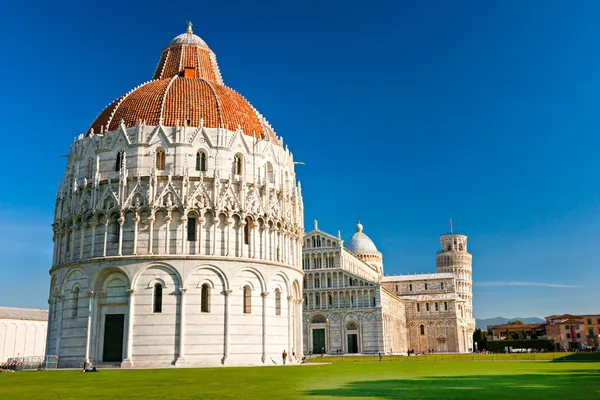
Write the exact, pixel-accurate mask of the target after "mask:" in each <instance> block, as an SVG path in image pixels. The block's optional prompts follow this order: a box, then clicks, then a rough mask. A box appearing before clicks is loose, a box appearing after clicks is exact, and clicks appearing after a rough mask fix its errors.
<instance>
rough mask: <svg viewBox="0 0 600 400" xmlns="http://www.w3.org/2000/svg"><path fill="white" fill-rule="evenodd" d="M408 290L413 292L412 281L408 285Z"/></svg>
mask: <svg viewBox="0 0 600 400" xmlns="http://www.w3.org/2000/svg"><path fill="white" fill-rule="evenodd" d="M408 290H410V291H411V292H412V283H411V284H409V285H408Z"/></svg>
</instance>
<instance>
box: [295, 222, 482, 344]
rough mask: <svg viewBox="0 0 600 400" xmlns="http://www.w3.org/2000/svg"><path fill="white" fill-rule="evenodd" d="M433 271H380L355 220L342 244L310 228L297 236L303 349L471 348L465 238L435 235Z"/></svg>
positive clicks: (379, 257)
mask: <svg viewBox="0 0 600 400" xmlns="http://www.w3.org/2000/svg"><path fill="white" fill-rule="evenodd" d="M436 264H437V268H436V272H435V273H431V274H413V275H395V276H384V274H383V257H382V254H381V253H380V252H379V251H378V250H377V247H376V246H375V244H374V243H373V241H372V240H371V239H370V238H369V237H368V236H367V235H366V234H365V233H364V232H363V226H362V225H361V224H360V222H359V223H358V224H357V226H356V232H355V233H354V234H353V235H352V237H351V238H350V239H349V241H348V243H347V244H346V245H344V241H343V240H342V238H341V235H340V233H339V232H338V235H337V236H333V235H330V234H327V233H325V232H323V231H321V230H319V228H318V225H317V223H316V221H315V225H314V229H313V230H312V231H311V232H309V233H308V234H307V235H306V237H305V239H304V249H303V256H302V268H303V270H304V273H305V276H304V282H303V310H304V311H303V312H304V324H303V326H304V332H303V338H304V339H303V341H304V351H305V353H309V352H311V353H313V354H321V353H326V354H347V353H379V352H381V353H383V354H406V353H407V352H408V351H410V350H414V351H415V352H417V353H428V352H430V351H433V352H438V353H440V352H452V353H466V352H470V351H472V349H473V343H472V337H473V332H474V330H475V320H474V319H473V314H472V310H473V307H472V275H471V272H472V268H471V267H472V256H471V254H470V253H469V252H468V251H467V237H466V236H465V235H460V234H447V235H442V236H441V237H440V250H439V251H438V252H437V255H436Z"/></svg>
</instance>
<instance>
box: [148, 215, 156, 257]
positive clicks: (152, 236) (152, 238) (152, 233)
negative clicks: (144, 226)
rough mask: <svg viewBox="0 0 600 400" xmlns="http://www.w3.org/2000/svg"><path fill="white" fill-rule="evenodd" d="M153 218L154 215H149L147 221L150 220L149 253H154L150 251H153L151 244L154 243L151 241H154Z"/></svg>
mask: <svg viewBox="0 0 600 400" xmlns="http://www.w3.org/2000/svg"><path fill="white" fill-rule="evenodd" d="M154 220H155V218H154V215H150V216H149V217H148V222H150V232H149V233H150V238H149V240H148V254H150V255H152V254H154V253H153V252H152V251H153V248H152V246H153V245H154V243H153V242H154Z"/></svg>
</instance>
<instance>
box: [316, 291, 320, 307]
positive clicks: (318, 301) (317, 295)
mask: <svg viewBox="0 0 600 400" xmlns="http://www.w3.org/2000/svg"><path fill="white" fill-rule="evenodd" d="M320 305H321V295H320V294H319V293H315V306H320Z"/></svg>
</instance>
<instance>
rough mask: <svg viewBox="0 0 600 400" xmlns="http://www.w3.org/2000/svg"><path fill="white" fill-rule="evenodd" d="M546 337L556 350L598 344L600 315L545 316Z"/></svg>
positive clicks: (599, 338)
mask: <svg viewBox="0 0 600 400" xmlns="http://www.w3.org/2000/svg"><path fill="white" fill-rule="evenodd" d="M546 332H547V337H548V339H551V340H554V342H555V344H556V348H557V350H563V349H571V350H576V349H583V348H585V347H587V346H598V345H600V342H599V340H600V315H571V314H562V315H551V316H549V317H546Z"/></svg>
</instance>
